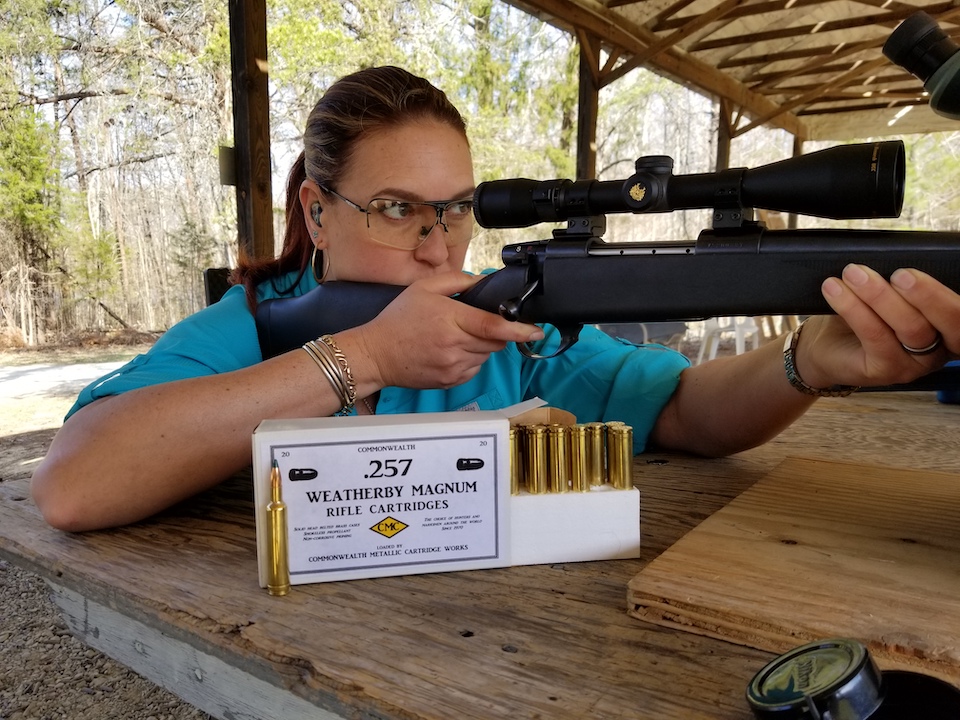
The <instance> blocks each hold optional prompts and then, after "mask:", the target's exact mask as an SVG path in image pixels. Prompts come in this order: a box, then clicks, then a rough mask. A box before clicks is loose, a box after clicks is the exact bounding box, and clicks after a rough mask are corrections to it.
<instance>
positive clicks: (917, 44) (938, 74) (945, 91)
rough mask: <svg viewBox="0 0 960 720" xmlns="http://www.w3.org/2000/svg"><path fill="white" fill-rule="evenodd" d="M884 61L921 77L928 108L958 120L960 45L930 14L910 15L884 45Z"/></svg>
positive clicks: (918, 13) (921, 12)
mask: <svg viewBox="0 0 960 720" xmlns="http://www.w3.org/2000/svg"><path fill="white" fill-rule="evenodd" d="M883 54H884V55H886V56H887V58H888V59H889V60H890V61H891V62H893V63H895V64H897V65H899V66H900V67H902V68H903V69H905V70H907V71H908V72H910V74H912V75H915V76H916V77H918V78H920V80H921V81H922V82H923V86H924V88H925V89H926V90H927V91H928V92H929V93H930V107H931V108H932V109H933V110H934V112H936V113H938V114H940V115H943V116H945V117H949V118H953V119H955V120H960V45H957V43H955V42H954V41H953V40H952V39H950V37H949V36H948V35H947V34H946V33H945V32H944V31H943V30H942V29H941V28H940V26H939V25H937V22H936V20H934V19H933V18H932V17H930V15H928V14H927V13H925V12H923V11H922V10H921V11H919V12H916V13H914V14H913V15H910V16H909V17H908V18H907V19H906V20H904V21H903V22H902V23H900V25H899V26H898V27H897V29H896V30H894V31H893V33H891V35H890V37H888V38H887V41H886V42H885V43H884V44H883Z"/></svg>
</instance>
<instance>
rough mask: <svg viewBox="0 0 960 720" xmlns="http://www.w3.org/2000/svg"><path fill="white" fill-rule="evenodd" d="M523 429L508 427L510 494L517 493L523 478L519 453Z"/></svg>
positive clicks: (521, 457)
mask: <svg viewBox="0 0 960 720" xmlns="http://www.w3.org/2000/svg"><path fill="white" fill-rule="evenodd" d="M522 434H523V431H522V430H521V429H520V428H518V427H515V426H511V427H510V443H509V446H510V494H511V495H519V494H520V486H521V485H522V480H523V455H522V454H521V453H520V439H521V435H522Z"/></svg>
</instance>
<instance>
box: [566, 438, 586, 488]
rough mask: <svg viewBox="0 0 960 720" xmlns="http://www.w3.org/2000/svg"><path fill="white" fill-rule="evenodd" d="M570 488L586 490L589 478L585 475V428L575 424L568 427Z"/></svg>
mask: <svg viewBox="0 0 960 720" xmlns="http://www.w3.org/2000/svg"><path fill="white" fill-rule="evenodd" d="M570 489H571V490H572V491H573V492H587V491H588V490H589V489H590V479H589V477H588V476H587V428H586V426H585V425H583V424H577V425H574V426H573V427H571V428H570Z"/></svg>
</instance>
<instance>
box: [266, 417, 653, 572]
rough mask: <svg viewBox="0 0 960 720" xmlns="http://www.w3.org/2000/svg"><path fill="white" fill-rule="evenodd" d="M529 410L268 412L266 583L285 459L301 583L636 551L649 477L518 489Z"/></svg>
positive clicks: (294, 562)
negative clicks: (271, 505)
mask: <svg viewBox="0 0 960 720" xmlns="http://www.w3.org/2000/svg"><path fill="white" fill-rule="evenodd" d="M527 407H529V405H526V406H523V407H521V408H520V410H521V411H522V410H523V409H526V408H527ZM517 412H518V411H517V408H509V409H507V410H504V411H497V412H450V413H418V414H407V415H374V416H353V417H334V418H309V419H297V420H265V421H263V422H262V423H261V424H260V426H259V427H258V428H257V430H256V431H255V432H254V435H253V477H254V496H255V502H256V507H257V518H256V528H257V551H258V552H257V554H258V566H259V579H260V585H261V587H265V586H266V571H267V548H268V546H269V543H268V537H267V527H268V523H267V517H266V506H267V503H268V502H269V500H270V471H271V467H272V463H273V462H274V460H276V462H277V465H278V468H279V469H280V473H281V478H282V485H281V486H282V494H283V500H284V502H285V504H286V507H287V510H286V514H287V537H288V543H287V545H288V549H289V566H290V582H291V584H292V585H297V584H303V583H312V582H328V581H335V580H349V579H359V578H369V577H386V576H391V575H408V574H418V573H430V572H449V571H457V570H472V569H480V568H492V567H509V566H512V565H533V564H545V563H558V562H579V561H586V560H609V559H620V558H631V557H637V556H638V555H639V549H640V497H639V492H638V491H637V490H636V489H629V490H614V489H612V488H611V487H610V486H601V487H599V488H594V489H592V490H591V491H590V492H586V493H563V494H550V495H529V494H526V493H523V494H521V495H514V496H511V495H510V494H509V493H510V465H509V463H510V457H509V454H510V449H509V440H508V431H509V426H510V421H509V417H511V416H513V415H514V414H517Z"/></svg>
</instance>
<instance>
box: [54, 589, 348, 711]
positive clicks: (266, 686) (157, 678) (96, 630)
mask: <svg viewBox="0 0 960 720" xmlns="http://www.w3.org/2000/svg"><path fill="white" fill-rule="evenodd" d="M48 584H49V585H50V587H51V588H52V598H53V601H54V603H55V604H56V605H57V607H58V608H59V609H60V611H61V613H62V614H63V617H64V619H65V620H66V623H67V626H68V627H69V628H70V630H71V632H72V633H73V634H74V635H75V636H76V637H78V638H79V639H80V640H83V641H84V642H85V643H86V644H87V645H89V646H90V647H93V648H96V649H97V650H99V651H100V652H102V653H104V654H105V655H109V656H110V657H112V658H113V659H114V660H116V661H117V662H120V663H123V664H124V665H126V666H127V667H130V668H135V669H136V671H137V672H138V673H140V674H141V675H143V676H144V677H146V678H147V679H148V680H152V681H153V682H155V683H156V684H157V685H160V686H162V687H164V688H166V689H167V690H170V691H171V692H173V693H176V694H177V695H178V696H180V697H181V698H182V699H183V700H185V701H186V702H188V703H190V704H191V705H193V706H194V707H197V708H200V709H201V710H203V711H204V712H206V713H208V714H210V715H212V716H214V717H217V718H221V720H243V719H245V718H267V717H274V718H283V719H284V720H335V719H336V718H340V717H343V716H342V715H335V714H333V713H330V712H327V711H325V710H323V709H322V708H318V707H317V706H316V705H313V704H312V703H308V702H307V701H306V700H302V699H301V698H298V697H297V696H295V695H293V694H292V693H290V692H287V691H286V690H283V689H281V687H279V686H278V684H275V683H271V682H266V681H264V680H261V679H260V678H258V677H254V676H253V675H251V674H250V673H247V672H245V671H243V670H241V669H240V668H238V667H235V666H233V665H230V664H229V663H226V662H224V661H223V660H221V659H220V658H218V657H214V656H213V655H209V654H207V653H205V652H202V651H200V650H197V648H195V647H193V646H192V645H190V644H189V643H186V642H183V641H182V640H178V639H176V638H174V637H171V636H169V635H166V634H164V633H163V632H161V631H159V630H157V629H156V628H153V627H150V626H149V625H145V624H143V623H141V622H138V621H136V620H134V619H133V618H131V617H130V616H129V615H124V614H121V613H119V612H117V611H116V610H112V609H111V608H108V607H105V606H104V605H101V604H100V603H98V602H95V601H93V600H90V599H88V598H86V597H83V596H82V595H80V594H79V593H77V592H75V591H73V590H70V589H69V588H66V587H63V586H62V585H58V584H57V583H54V582H49V581H48Z"/></svg>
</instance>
